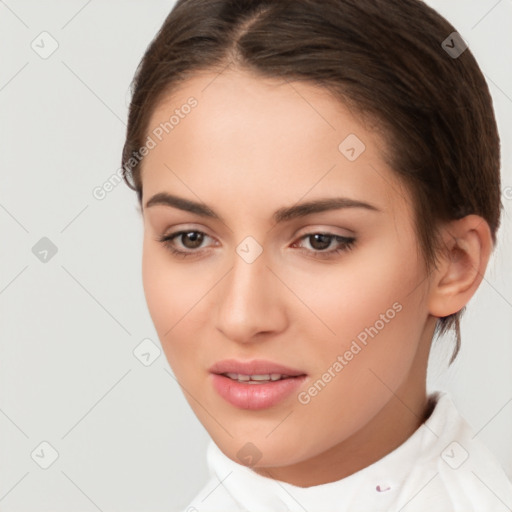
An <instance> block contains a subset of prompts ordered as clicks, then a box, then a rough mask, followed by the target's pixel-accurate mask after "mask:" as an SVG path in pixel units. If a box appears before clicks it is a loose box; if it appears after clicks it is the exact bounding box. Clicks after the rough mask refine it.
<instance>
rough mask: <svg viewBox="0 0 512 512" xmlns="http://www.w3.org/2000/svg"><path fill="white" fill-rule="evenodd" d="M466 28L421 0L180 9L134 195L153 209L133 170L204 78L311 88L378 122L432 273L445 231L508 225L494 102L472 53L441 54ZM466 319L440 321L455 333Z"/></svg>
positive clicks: (137, 129) (143, 126) (209, 1)
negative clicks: (152, 136)
mask: <svg viewBox="0 0 512 512" xmlns="http://www.w3.org/2000/svg"><path fill="white" fill-rule="evenodd" d="M455 31H456V30H455V28H454V27H453V26H452V25H451V24H450V23H448V21H446V20H445V19H444V18H443V17H442V16H440V15H439V14H438V13H437V12H436V11H434V10H433V9H432V8H430V7H428V6H427V5H426V4H424V3H423V2H422V1H420V0H179V1H178V2H177V4H176V5H175V7H174V8H173V10H172V11H171V13H170V14H169V16H168V17H167V19H166V20H165V22H164V23H163V25H162V27H161V29H160V30H159V32H158V33H157V35H156V36H155V38H154V39H153V41H152V42H151V44H150V45H149V47H148V48H147V50H146V52H145V54H144V56H143V58H142V60H141V62H140V64H139V66H138V68H137V71H136V74H135V77H134V80H133V82H132V99H131V104H130V109H129V117H128V127H127V134H126V142H125V145H124V149H123V155H122V167H123V175H124V179H125V181H126V183H127V184H128V185H129V186H130V187H131V188H133V189H134V190H136V191H137V195H138V198H139V202H140V201H141V200H142V179H141V173H142V164H143V160H140V159H135V158H133V157H134V155H135V154H137V151H138V150H139V148H140V147H142V146H143V145H144V141H145V139H146V137H147V135H148V128H149V127H148V124H149V120H150V117H151V115H152V113H153V112H154V110H155V108H156V107H157V106H158V104H159V102H160V101H161V100H162V99H163V97H164V96H166V95H168V94H172V91H173V90H174V89H175V88H177V87H178V86H179V85H180V84H181V83H182V82H183V81H185V80H186V79H187V78H190V77H191V76H193V75H194V73H195V72H198V71H207V70H211V71H218V72H221V71H222V70H224V69H225V68H226V67H227V66H229V65H231V66H232V67H233V68H236V69H241V70H247V71H249V72H252V73H253V74H254V75H255V76H261V77H266V78H267V77H268V78H277V79H282V80H284V81H294V80H302V81H308V82H311V83H312V84H315V85H319V86H322V87H324V88H325V89H327V90H329V91H330V92H332V94H333V95H334V96H335V97H336V98H338V99H339V100H340V101H341V102H344V103H345V104H348V105H349V106H350V108H352V109H354V110H356V111H357V112H360V113H361V114H362V115H368V117H369V118H370V119H372V120H374V121H375V123H376V125H377V126H378V127H379V132H380V135H381V136H382V137H383V139H384V140H385V141H386V148H387V150H386V154H385V155H383V158H384V159H385V160H386V162H387V163H388V164H389V165H390V166H391V167H392V169H393V170H394V171H395V172H396V173H397V175H398V176H399V177H400V178H401V180H402V182H403V183H404V184H405V185H406V187H407V190H409V191H410V194H411V197H412V199H413V202H414V209H415V225H416V230H417V235H418V242H419V246H420V249H421V251H422V253H423V255H424V258H425V263H426V268H427V271H431V270H432V268H434V267H435V264H436V261H437V256H438V254H439V252H438V251H439V250H441V246H440V241H439V237H438V228H439V226H440V224H441V223H442V222H444V221H449V220H453V219H459V218H462V217H464V216H466V215H469V214H476V215H480V216H482V217H483V218H484V219H485V220H486V221H487V222H488V224H489V226H490V229H491V234H492V238H493V243H494V244H495V243H496V232H497V229H498V227H499V223H500V213H501V208H502V205H501V201H500V141H499V135H498V131H497V126H496V120H495V116H494V111H493V104H492V99H491V96H490V93H489V89H488V87H487V84H486V82H485V79H484V76H483V74H482V72H481V70H480V68H479V66H478V64H477V62H476V60H475V59H474V57H473V55H472V53H471V51H470V50H469V49H467V50H465V51H464V52H463V53H462V54H461V55H460V56H459V57H458V58H452V57H451V56H450V55H448V53H447V52H446V51H445V50H444V49H443V47H442V46H441V43H442V42H443V41H444V40H445V39H446V38H447V37H448V36H450V34H452V33H453V32H455ZM464 310H465V308H463V309H462V310H460V311H459V312H457V313H455V314H453V315H450V316H447V317H444V318H440V319H438V322H437V325H436V330H435V333H434V334H435V335H437V336H439V335H441V334H443V333H445V332H447V331H448V330H449V329H451V328H453V329H454V331H455V337H456V340H455V341H456V344H455V348H454V351H453V354H452V357H451V359H450V364H451V363H452V362H453V361H454V359H455V357H456V356H457V354H458V352H459V349H460V323H459V322H460V316H461V315H462V313H463V312H464Z"/></svg>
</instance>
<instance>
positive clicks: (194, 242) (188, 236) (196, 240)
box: [158, 230, 211, 258]
mask: <svg viewBox="0 0 512 512" xmlns="http://www.w3.org/2000/svg"><path fill="white" fill-rule="evenodd" d="M205 238H211V237H209V236H208V235H207V234H206V233H203V232H202V231H195V230H188V231H185V230H184V231H176V232H175V233H170V234H168V235H164V236H162V237H159V238H158V241H159V242H161V243H162V244H163V245H164V246H165V247H166V248H167V249H169V250H170V251H171V252H172V253H173V254H175V255H176V256H181V257H183V258H186V257H188V256H193V255H196V254H197V253H198V252H199V251H197V249H199V248H200V247H201V244H202V243H203V242H204V240H205ZM176 240H178V241H179V242H180V244H181V246H182V247H184V248H185V249H188V250H182V249H179V248H176Z"/></svg>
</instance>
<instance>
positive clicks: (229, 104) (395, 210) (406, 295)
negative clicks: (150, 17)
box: [142, 69, 491, 487]
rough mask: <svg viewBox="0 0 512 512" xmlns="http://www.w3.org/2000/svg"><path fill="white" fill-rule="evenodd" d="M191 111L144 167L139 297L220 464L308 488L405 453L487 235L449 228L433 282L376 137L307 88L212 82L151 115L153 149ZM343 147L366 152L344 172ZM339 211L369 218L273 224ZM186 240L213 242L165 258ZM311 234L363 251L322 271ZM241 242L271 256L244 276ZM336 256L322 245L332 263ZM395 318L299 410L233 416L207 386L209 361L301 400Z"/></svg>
mask: <svg viewBox="0 0 512 512" xmlns="http://www.w3.org/2000/svg"><path fill="white" fill-rule="evenodd" d="M190 96H194V97H195V98H196V99H197V101H198V105H197V107H196V108H195V109H193V110H192V111H191V113H190V114H188V115H187V116H184V118H183V119H180V122H179V124H178V125H177V126H176V127H175V128H174V129H173V130H172V131H171V132H170V133H169V134H167V135H165V137H163V139H162V141H161V142H159V143H158V144H157V146H156V147H155V148H154V149H152V150H151V151H150V152H149V154H147V156H146V157H145V159H144V161H143V171H142V184H143V199H142V206H143V208H142V214H143V221H144V242H143V284H144V290H145V295H146V300H147V304H148V308H149V311H150V314H151V317H152V320H153V322H154V325H155V328H156V330H157V332H158V335H159V337H160V340H161V343H162V346H163V349H164V351H165V354H166V356H167V359H168V361H169V364H170V366H171V368H172V370H173V372H174V374H175V376H176V378H177V380H178V382H179V383H180V385H181V386H182V389H183V391H184V393H185V396H186V398H187V400H188V402H189V404H190V406H191V407H192V409H193V410H194V412H195V414H196V415H197V417H198V419H199V420H200V421H201V423H202V424H203V425H204V427H205V428H206V429H207V431H208V432H209V434H210V435H211V437H212V439H213V440H214V441H215V443H216V444H217V445H218V446H219V447H220V449H221V450H222V451H223V452H224V453H225V454H226V455H227V456H228V457H230V458H231V459H233V460H234V461H236V462H238V463H240V464H243V463H244V462H243V461H242V460H240V459H239V458H238V457H237V452H238V451H239V450H240V449H241V448H242V447H243V446H244V445H245V444H246V443H247V442H251V443H253V444H254V445H255V446H256V447H257V449H258V450H259V452H260V453H261V458H260V460H259V461H258V462H257V463H256V465H255V466H253V469H254V471H256V472H258V473H259V474H261V475H264V476H268V477H272V478H275V479H277V480H280V481H284V482H288V483H291V484H294V485H298V486H301V487H308V486H312V485H319V484H323V483H327V482H332V481H335V480H339V479H341V478H344V477H346V476H348V475H350V474H352V473H354V472H356V471H358V470H360V469H362V468H364V467H366V466H368V465H369V464H371V463H373V462H375V461H376V460H378V459H380V458H382V457H383V456H384V455H386V454H387V453H389V452H390V451H392V450H393V449H395V448H396V447H397V446H399V445H400V444H402V443H403V442H404V441H405V440H406V439H407V438H408V437H409V436H410V435H411V434H412V433H413V432H414V431H415V430H416V429H417V428H418V427H419V426H420V425H421V423H422V422H423V421H424V420H425V419H426V417H428V415H429V414H430V412H431V410H430V408H429V404H428V403H427V396H426V385H425V383H426V368H427V361H428V355H429V350H430V344H431V340H432V335H433V331H434V327H435V322H436V316H443V315H448V314H450V313H454V312H456V311H458V310H459V309H461V308H462V306H464V305H465V304H466V303H467V301H468V300H469V298H470V297H471V296H472V295H473V293H474V292H475V290H476V289H477V287H478V285H479V283H480V280H481V276H482V275H483V273H484V271H485V267H486V264H487V260H488V257H489V252H490V250H491V242H490V234H489V228H488V226H487V223H486V222H485V221H483V219H481V218H480V217H477V216H474V215H473V216H468V217H466V218H465V219H463V220H462V221H457V222H452V223H450V224H449V225H446V227H445V228H443V231H442V236H443V240H444V241H445V246H446V251H447V252H446V257H445V256H443V257H442V258H440V262H439V264H438V268H437V269H436V270H434V271H433V272H431V273H427V272H426V269H425V263H424V261H423V258H422V256H421V253H420V251H419V249H418V241H417V237H416V234H415V227H414V221H413V214H412V204H411V202H410V195H409V192H408V190H407V189H406V188H405V187H404V186H403V185H401V183H400V182H399V181H398V178H397V177H396V176H395V174H394V172H393V170H392V169H390V168H389V167H388V166H387V165H386V164H385V163H384V159H383V157H382V151H383V149H384V145H383V142H382V140H381V139H380V138H379V136H378V135H377V133H375V132H374V131H373V130H372V128H371V127H369V126H367V125H365V124H364V123H363V121H362V120H361V118H360V117H358V116H357V115H355V114H354V113H353V112H351V111H350V110H349V109H348V108H347V107H346V106H345V105H344V104H342V103H340V102H339V101H337V100H335V99H334V98H333V97H331V96H330V95H329V94H328V93H327V92H326V91H325V90H323V89H321V88H318V87H315V86H313V85H311V84H307V83H304V82H302V83H291V84H286V83H282V82H279V81H277V80H270V79H262V78H261V77H258V78H256V77H254V76H252V75H250V74H248V73H247V72H242V71H239V70H233V69H230V70H228V71H225V72H224V73H222V74H218V73H216V72H213V71H212V72H204V73H200V74H196V75H195V76H194V77H193V78H192V79H189V80H188V81H187V82H185V83H184V84H183V85H182V87H181V88H180V89H179V90H175V91H174V92H173V94H172V95H171V96H168V97H166V98H165V99H164V100H163V101H162V102H161V103H160V105H158V107H157V108H156V109H155V111H154V112H153V115H152V118H151V121H150V123H149V130H148V134H150V133H151V130H152V129H153V128H154V127H156V126H158V125H159V124H160V123H161V122H165V121H166V120H168V119H169V117H170V115H171V114H172V113H173V111H174V110H175V109H176V108H180V106H181V105H183V104H185V103H186V101H187V99H188V98H189V97H190ZM349 134H356V135H357V137H358V138H359V139H360V140H361V141H363V142H364V144H365V146H366V150H365V151H364V152H363V153H362V154H361V155H360V156H359V157H358V158H357V159H356V160H355V161H353V162H352V161H349V160H348V159H347V158H346V157H345V156H344V155H343V154H342V153H341V152H340V151H339V149H338V146H339V144H340V143H341V142H342V141H343V140H344V139H345V138H346V137H347V136H348V135H349ZM161 192H166V193H169V194H173V195H176V196H179V197H182V198H185V199H189V200H192V201H198V202H204V203H206V204H207V205H208V206H209V207H210V209H211V210H213V211H214V212H216V213H217V214H218V215H219V216H220V217H221V218H222V221H221V220H218V219H212V218H207V217H203V216H200V215H198V214H194V213H190V212H186V211H182V210H180V209H178V208H175V207H171V206H168V205H163V204H155V205H153V206H149V207H146V206H145V205H146V202H147V201H148V200H149V199H150V198H152V197H153V196H154V195H155V194H158V193H161ZM339 196H343V197H347V198H351V199H354V200H358V201H364V202H365V203H369V204H371V205H373V206H374V207H375V208H377V209H378V211H373V210H369V209H365V208H357V207H354V208H342V209H335V210H329V211H324V212H321V213H313V214H310V215H308V216H307V217H303V218H296V219H293V220H289V221H285V222H282V223H279V224H275V223H274V222H273V220H272V214H273V213H274V211H276V210H277V209H279V208H282V207H285V206H292V205H294V204H296V203H297V202H303V201H309V200H314V199H319V198H331V197H339ZM180 230H188V231H199V232H202V233H205V235H206V236H205V237H204V240H203V242H202V243H201V242H200V245H199V248H194V247H197V246H194V245H193V243H191V242H190V241H188V245H184V244H187V239H186V238H184V237H178V238H176V239H175V240H174V247H175V248H176V249H179V250H182V251H185V252H189V253H193V252H194V251H195V253H194V254H193V255H192V256H191V257H188V258H182V257H178V256H175V255H173V254H172V253H171V251H170V250H169V247H168V246H166V245H165V244H164V243H162V242H160V241H158V238H159V237H162V236H164V235H168V234H171V233H175V232H177V231H180ZM319 232H320V233H325V232H327V233H331V234H333V235H340V236H344V237H355V239H356V240H355V243H354V245H353V247H352V248H351V249H350V250H346V251H342V252H340V253H339V254H331V256H330V257H329V258H320V257H318V255H319V253H321V252H322V251H321V250H319V249H318V247H320V246H319V244H318V243H317V244H316V245H315V240H314V239H313V240H312V237H309V238H308V237H305V235H306V234H314V233H319ZM247 236H251V237H253V238H254V239H255V240H256V241H257V242H258V243H259V245H260V246H261V248H262V249H263V252H262V253H261V255H260V256H259V257H258V258H257V259H256V260H255V261H254V262H252V263H247V262H246V261H245V260H244V259H243V258H241V257H240V256H239V255H238V254H237V252H236V248H237V246H238V245H239V244H240V243H241V242H242V241H243V240H244V239H245V238H246V237H247ZM328 242H329V239H328V240H327V243H328ZM327 243H326V244H325V245H327ZM338 247H340V245H339V244H338V243H337V242H336V239H335V238H331V242H330V245H328V246H327V248H326V249H325V250H327V251H329V250H332V249H336V248H338ZM315 251H316V252H315ZM324 252H325V251H324ZM320 256H321V254H320ZM395 303H399V304H400V305H401V311H400V312H398V313H397V314H396V315H395V317H394V318H393V319H392V320H390V321H389V322H387V323H386V324H385V327H384V328H383V329H381V330H380V331H379V332H378V334H377V335H376V336H375V337H374V338H370V339H369V340H368V343H367V346H365V347H364V348H363V349H362V350H361V351H360V352H359V353H358V354H357V355H356V356H354V358H353V359H352V360H351V361H349V362H348V364H347V365H346V366H345V367H344V368H343V370H342V371H341V372H340V373H338V374H337V376H336V377H335V378H333V379H332V380H331V382H329V383H328V384H327V385H326V386H325V387H324V389H323V390H322V391H321V392H320V393H318V394H317V395H316V396H315V397H313V398H312V399H311V401H310V402H309V403H307V404H301V403H300V402H299V401H298V399H297V394H295V393H294V394H292V395H291V396H290V397H289V398H287V399H286V400H284V401H282V402H280V403H279V404H277V405H276V406H274V407H271V408H268V409H264V410H257V411H248V410H242V409H238V408H236V407H234V406H232V405H231V404H229V403H228V402H226V401H225V400H224V399H223V398H221V397H220V396H219V395H218V394H217V393H216V391H215V390H214V389H213V387H212V385H211V375H210V374H209V371H208V368H209V367H210V366H211V365H212V364H213V363H214V362H216V361H219V360H222V359H227V358H235V359H239V360H252V359H268V360H271V361H274V362H278V363H282V364H285V365H287V366H291V367H292V368H297V369H300V370H302V371H303V372H304V373H307V374H308V378H307V379H306V382H305V383H304V385H303V386H302V387H301V389H300V390H299V391H307V390H308V388H309V387H310V386H311V385H312V384H313V383H314V382H315V381H317V380H318V379H319V378H321V377H322V374H324V373H325V372H326V371H327V370H328V368H329V367H332V365H333V363H334V362H335V361H336V360H337V357H338V355H340V354H344V352H345V351H346V350H348V349H349V347H350V345H351V343H352V341H353V340H354V339H356V337H357V335H358V334H359V333H361V331H364V329H365V328H366V327H369V326H373V325H374V324H375V323H376V321H377V320H379V318H381V317H380V315H381V314H385V312H386V311H387V310H389V309H390V308H392V305H393V304H395Z"/></svg>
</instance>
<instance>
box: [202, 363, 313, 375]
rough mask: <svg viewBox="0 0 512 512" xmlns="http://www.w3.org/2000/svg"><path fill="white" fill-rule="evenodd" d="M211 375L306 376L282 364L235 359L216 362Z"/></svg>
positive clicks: (211, 369)
mask: <svg viewBox="0 0 512 512" xmlns="http://www.w3.org/2000/svg"><path fill="white" fill-rule="evenodd" d="M210 372H211V373H215V374H217V375H221V374H223V373H241V374H243V375H266V374H270V373H280V374H281V375H288V376H290V377H298V376H301V375H306V372H303V371H302V370H298V369H296V368H289V367H287V366H284V365H282V364H278V363H273V362H272V361H266V360H264V359H253V360H252V361H237V360H236V359H224V360H223V361H218V362H216V363H215V364H214V365H213V366H212V367H211V368H210Z"/></svg>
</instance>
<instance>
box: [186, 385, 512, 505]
mask: <svg viewBox="0 0 512 512" xmlns="http://www.w3.org/2000/svg"><path fill="white" fill-rule="evenodd" d="M430 399H432V400H434V401H435V402H436V405H435V408H434V410H433V412H432V413H431V415H430V416H429V418H428V419H427V420H426V421H425V422H424V423H423V424H422V425H421V426H420V427H419V428H418V429H417V430H416V431H415V432H414V433H413V434H412V435H411V436H410V437H409V438H408V439H407V440H406V441H404V443H402V444H401V445H400V446H399V447H398V448H396V449H395V450H393V451H392V452H390V453H388V454H387V455H385V456H384V457H382V458H381V459H380V460H378V461H376V462H374V463H373V464H371V465H370V466H367V467H366V468H363V469H361V470H360V471H357V472H356V473H354V474H352V475H350V476H348V477H346V478H342V479H341V480H338V481H336V482H331V483H327V484H322V485H315V486H312V487H298V486H295V485H291V484H288V483H285V482H280V481H276V480H273V479H272V478H268V477H265V476H261V475H259V474H258V473H256V472H254V471H253V470H252V469H251V468H249V467H246V466H243V465H241V464H238V463H237V462H234V461H232V460H231V459H230V458H228V457H227V456H226V455H224V453H223V452H221V451H220V449H219V448H218V446H217V445H216V444H215V443H214V442H213V441H210V444H209V445H208V449H207V463H208V468H209V472H210V480H209V481H208V483H207V484H206V485H205V486H204V487H203V489H202V490H201V491H200V492H199V494H198V495H197V496H196V498H195V499H194V500H193V501H192V502H191V503H190V505H189V506H188V508H187V509H186V511H187V512H196V511H197V512H235V511H250V512H266V511H269V512H270V511H272V512H280V511H283V512H284V511H290V512H291V511H293V512H305V511H307V512H363V511H364V512H384V511H385V512H399V511H400V512H423V511H424V512H427V511H428V512H459V511H460V512H472V511H474V512H505V511H510V510H512V483H511V482H510V480H509V479H508V478H507V476H506V474H505V472H504V470H503V468H502V467H501V465H500V463H499V462H498V460H497V459H496V458H495V457H494V455H493V454H492V453H491V452H490V450H489V449H488V448H487V447H486V446H485V445H484V444H483V443H482V442H481V441H480V440H479V439H478V437H474V433H473V431H472V430H471V428H470V426H469V425H468V423H467V422H466V421H465V420H464V418H463V417H462V416H461V415H460V414H459V412H458V411H457V409H456V408H455V405H454V404H453V402H452V400H451V398H450V397H449V395H448V394H447V393H446V392H441V391H436V392H433V393H431V395H430Z"/></svg>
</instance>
